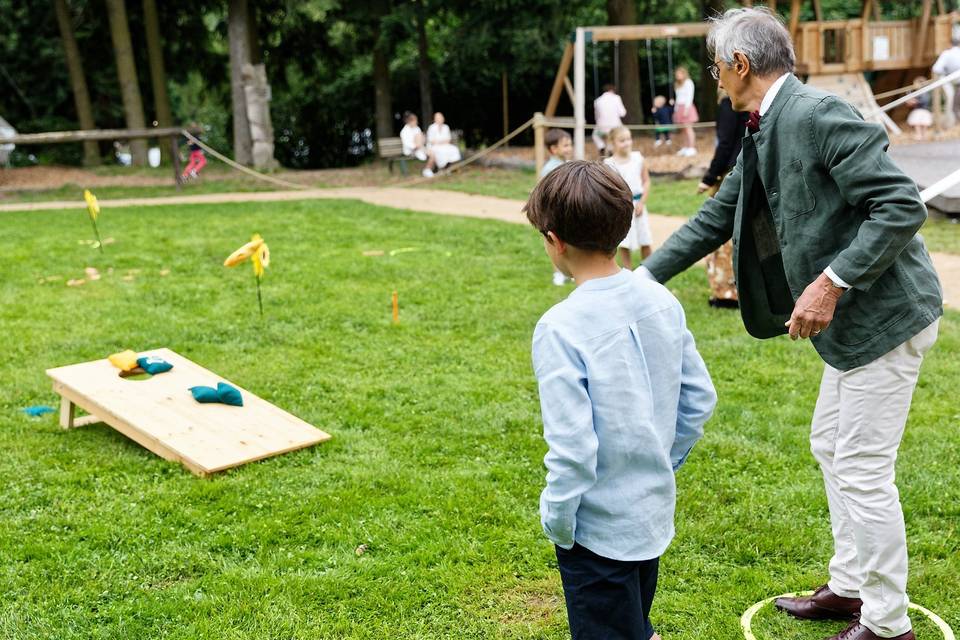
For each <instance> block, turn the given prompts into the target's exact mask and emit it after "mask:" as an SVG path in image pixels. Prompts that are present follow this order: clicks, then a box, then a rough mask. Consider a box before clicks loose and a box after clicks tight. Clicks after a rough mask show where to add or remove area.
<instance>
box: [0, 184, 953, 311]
mask: <svg viewBox="0 0 960 640" xmlns="http://www.w3.org/2000/svg"><path fill="white" fill-rule="evenodd" d="M321 199H349V200H361V201H363V202H367V203H369V204H374V205H379V206H383V207H396V208H403V209H410V210H413V211H426V212H428V213H439V214H443V215H454V216H463V217H469V218H487V219H494V220H503V221H504V222H514V223H520V224H527V219H526V217H525V216H524V215H523V213H521V211H520V208H521V207H522V206H523V202H521V201H520V200H507V199H506V198H495V197H493V196H477V195H471V194H468V193H462V192H459V191H443V190H439V189H434V190H430V189H404V188H400V187H379V188H371V187H344V188H336V189H306V190H303V191H259V192H252V193H210V194H204V195H190V196H169V197H161V198H120V199H116V200H101V201H100V205H101V207H103V208H108V207H147V206H158V205H177V204H223V203H232V202H271V201H278V200H288V201H293V200H321ZM83 208H84V204H83V203H82V202H79V201H76V200H74V201H65V202H24V203H16V204H3V205H0V213H4V212H13V211H48V210H55V209H68V210H69V209H83ZM683 223H684V220H683V218H678V217H676V216H662V215H656V214H651V216H650V229H651V231H652V232H653V237H654V245H655V246H656V245H657V244H658V242H662V241H663V240H664V239H666V238H667V237H668V236H669V235H670V234H671V233H673V232H674V231H675V230H676V229H678V228H679V227H680V226H681V225H682V224H683ZM933 263H934V266H935V267H936V269H937V272H938V273H939V274H940V281H941V282H942V283H943V287H944V299H945V300H944V302H945V303H946V304H948V305H951V306H954V307H960V256H958V255H953V254H949V253H934V254H933ZM951 303H952V304H951Z"/></svg>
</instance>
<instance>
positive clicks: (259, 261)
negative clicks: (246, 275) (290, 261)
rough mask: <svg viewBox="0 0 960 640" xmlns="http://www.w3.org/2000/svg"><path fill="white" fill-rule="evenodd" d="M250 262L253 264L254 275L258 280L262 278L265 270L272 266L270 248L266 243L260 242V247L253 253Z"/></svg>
mask: <svg viewBox="0 0 960 640" xmlns="http://www.w3.org/2000/svg"><path fill="white" fill-rule="evenodd" d="M250 261H251V262H252V263H253V275H255V276H256V277H257V278H258V279H259V278H262V277H263V270H264V269H266V268H267V267H269V266H270V247H268V246H267V243H266V242H263V241H261V242H260V246H259V247H257V250H256V251H254V252H253V256H251V257H250Z"/></svg>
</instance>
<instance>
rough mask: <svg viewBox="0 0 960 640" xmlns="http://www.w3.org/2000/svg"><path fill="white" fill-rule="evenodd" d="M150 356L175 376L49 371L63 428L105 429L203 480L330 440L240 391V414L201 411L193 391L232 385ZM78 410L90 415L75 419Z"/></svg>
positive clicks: (180, 361) (173, 359)
mask: <svg viewBox="0 0 960 640" xmlns="http://www.w3.org/2000/svg"><path fill="white" fill-rule="evenodd" d="M147 355H152V356H159V357H161V358H163V359H164V360H166V361H167V362H169V363H170V364H172V365H173V369H171V370H170V371H168V372H166V373H160V374H157V375H155V376H153V377H151V378H149V379H146V380H133V379H129V378H121V377H120V370H119V369H117V368H116V367H114V366H113V365H112V364H110V361H109V360H106V359H104V360H94V361H92V362H83V363H81V364H74V365H70V366H66V367H57V368H56V369H48V370H47V375H48V376H50V377H51V378H52V379H53V390H54V391H56V392H57V393H58V394H60V425H61V426H62V427H63V428H65V429H70V428H73V427H80V426H83V425H87V424H93V423H95V422H104V423H106V424H108V425H110V426H111V427H113V428H114V429H116V430H117V431H119V432H120V433H122V434H123V435H125V436H127V437H128V438H130V439H131V440H134V441H135V442H137V443H138V444H140V445H142V446H144V447H146V448H147V449H149V450H150V451H152V452H154V453H155V454H157V455H158V456H160V457H161V458H165V459H166V460H173V461H177V462H180V463H182V464H183V466H185V467H186V468H187V469H189V470H190V471H191V472H193V473H194V474H196V475H198V476H205V475H208V474H211V473H216V472H217V471H223V470H224V469H230V468H232V467H238V466H240V465H242V464H246V463H248V462H253V461H255V460H262V459H263V458H269V457H271V456H276V455H280V454H281V453H287V452H288V451H295V450H297V449H302V448H304V447H309V446H311V445H314V444H317V443H318V442H324V441H325V440H329V439H330V435H329V434H327V433H324V432H323V431H320V430H319V429H317V428H315V427H313V426H311V425H309V424H307V423H306V422H304V421H303V420H301V419H300V418H297V417H296V416H294V415H291V414H289V413H287V412H286V411H284V410H283V409H280V408H279V407H276V406H274V405H272V404H270V403H269V402H267V401H266V400H263V399H261V398H258V397H257V396H256V395H254V394H253V393H250V392H249V391H247V390H245V389H242V388H240V387H237V388H238V389H240V393H241V394H243V406H242V407H233V406H229V405H224V404H200V403H198V402H196V401H195V400H194V399H193V396H191V395H190V391H189V388H190V387H195V386H198V385H204V386H208V387H216V386H217V382H220V381H223V382H229V381H228V380H225V379H224V378H223V377H222V376H218V375H216V374H215V373H213V372H211V371H208V370H206V369H204V368H203V367H201V366H199V365H198V364H196V363H194V362H192V361H190V360H188V359H187V358H184V357H183V356H181V355H179V354H177V353H175V352H173V351H171V350H170V349H153V350H150V351H144V352H142V353H140V354H138V357H140V356H147ZM230 384H233V383H230ZM234 386H235V387H236V386H237V385H234ZM77 407H79V408H81V409H83V410H84V411H86V412H87V413H88V414H89V415H86V416H82V417H77V415H76V408H77Z"/></svg>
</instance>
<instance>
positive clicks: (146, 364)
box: [137, 356, 173, 375]
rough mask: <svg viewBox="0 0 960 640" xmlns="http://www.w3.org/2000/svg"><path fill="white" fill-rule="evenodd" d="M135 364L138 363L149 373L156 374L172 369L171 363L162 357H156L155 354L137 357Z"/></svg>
mask: <svg viewBox="0 0 960 640" xmlns="http://www.w3.org/2000/svg"><path fill="white" fill-rule="evenodd" d="M137 364H138V365H140V368H141V369H143V370H144V371H146V372H147V373H149V374H150V375H156V374H158V373H166V372H167V371H170V369H173V365H172V364H170V363H169V362H167V361H166V360H164V359H163V358H158V357H157V356H147V357H145V358H137Z"/></svg>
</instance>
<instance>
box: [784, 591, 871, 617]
mask: <svg viewBox="0 0 960 640" xmlns="http://www.w3.org/2000/svg"><path fill="white" fill-rule="evenodd" d="M773 606H775V607H776V608H777V609H779V610H780V611H783V612H785V613H787V614H789V615H791V616H793V617H794V618H800V619H802V620H852V619H854V618H858V617H859V616H860V607H862V606H863V601H862V600H861V599H860V598H843V597H841V596H838V595H837V594H835V593H834V592H833V591H830V587H828V586H827V585H823V586H822V587H820V588H819V589H817V590H816V591H814V592H813V595H812V596H803V597H800V598H777V600H776V602H774V603H773Z"/></svg>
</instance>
